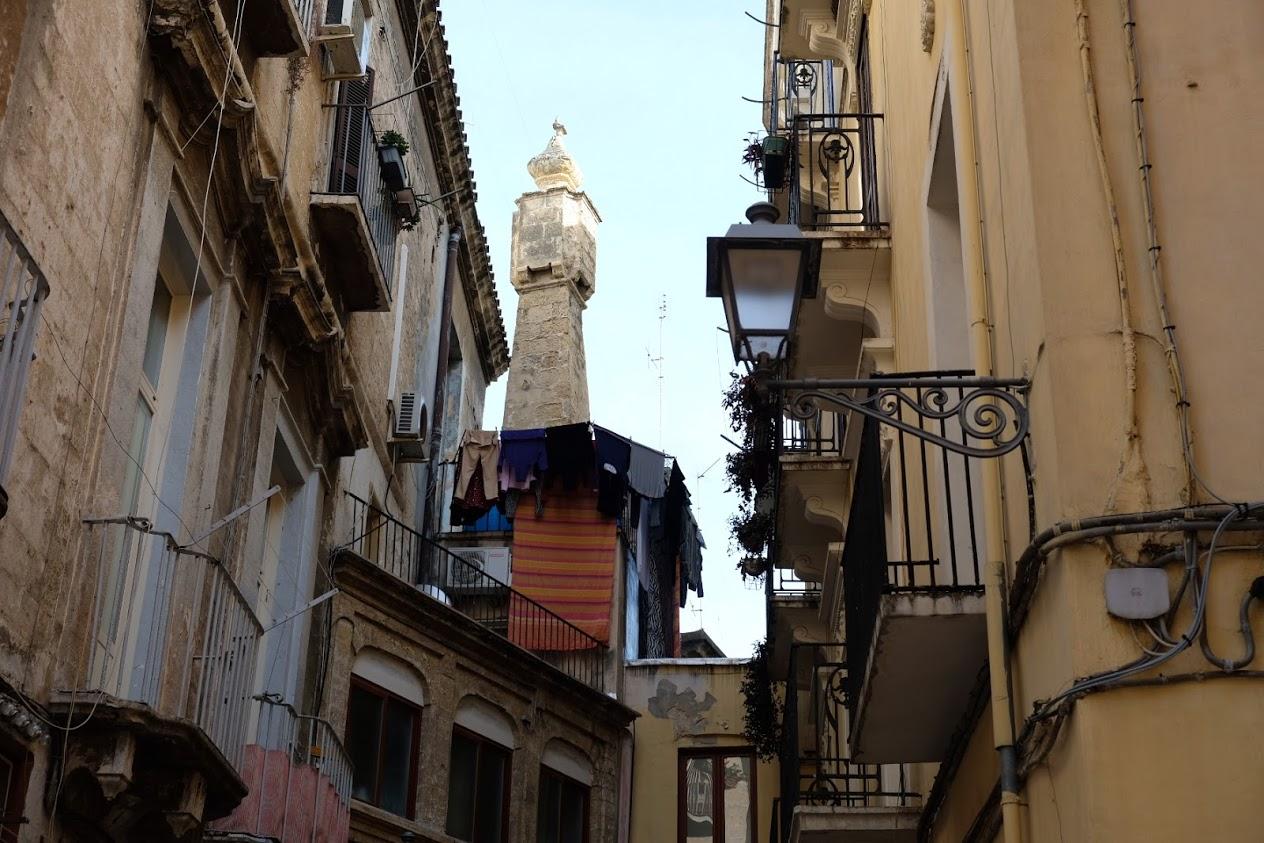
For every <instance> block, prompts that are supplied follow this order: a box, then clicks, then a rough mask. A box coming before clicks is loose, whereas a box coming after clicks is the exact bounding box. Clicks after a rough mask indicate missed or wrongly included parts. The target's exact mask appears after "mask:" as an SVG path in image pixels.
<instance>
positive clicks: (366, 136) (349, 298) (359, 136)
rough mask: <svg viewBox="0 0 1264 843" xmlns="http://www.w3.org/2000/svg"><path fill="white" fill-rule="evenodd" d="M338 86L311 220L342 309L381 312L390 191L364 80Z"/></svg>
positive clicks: (391, 217)
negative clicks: (325, 168)
mask: <svg viewBox="0 0 1264 843" xmlns="http://www.w3.org/2000/svg"><path fill="white" fill-rule="evenodd" d="M339 90H340V91H341V92H342V93H341V99H342V100H344V101H342V102H339V103H338V104H337V105H334V106H331V107H330V110H331V112H332V113H333V115H334V117H333V121H332V122H333V131H332V135H331V141H330V166H329V181H328V182H327V184H326V189H325V190H324V191H320V192H313V193H312V223H313V225H314V226H315V228H316V232H317V234H318V235H319V237H320V241H321V246H322V260H323V261H324V263H325V269H326V272H325V275H326V277H327V278H329V279H330V283H331V293H334V294H335V296H336V297H337V298H338V299H340V300H341V302H342V306H343V307H344V308H345V309H346V310H348V311H385V310H389V309H390V305H391V286H390V284H391V278H392V273H393V272H394V263H395V240H396V237H397V236H398V234H399V221H398V219H397V218H396V211H395V201H396V200H395V191H393V190H391V188H390V187H389V186H388V185H387V183H386V181H385V180H384V179H383V178H382V164H381V160H380V159H379V157H378V149H377V140H376V139H377V135H376V134H375V132H374V130H373V121H372V119H371V117H370V115H369V109H368V106H367V102H368V100H369V95H370V87H369V85H367V84H366V83H362V82H358V81H346V82H342V83H340V84H339Z"/></svg>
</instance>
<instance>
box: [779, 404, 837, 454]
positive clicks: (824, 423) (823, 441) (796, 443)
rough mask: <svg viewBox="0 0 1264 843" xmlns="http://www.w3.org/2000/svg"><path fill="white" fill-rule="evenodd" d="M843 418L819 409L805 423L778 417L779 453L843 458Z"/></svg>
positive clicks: (803, 420)
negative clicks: (779, 426) (779, 432)
mask: <svg viewBox="0 0 1264 843" xmlns="http://www.w3.org/2000/svg"><path fill="white" fill-rule="evenodd" d="M843 418H844V417H843V414H842V413H835V412H831V411H829V410H820V409H818V410H817V411H816V412H815V413H813V414H812V415H811V416H809V417H808V418H806V419H802V418H798V417H796V416H793V415H782V417H781V453H783V454H794V455H801V456H812V457H832V458H834V459H838V458H840V457H842V455H843V432H844V431H843Z"/></svg>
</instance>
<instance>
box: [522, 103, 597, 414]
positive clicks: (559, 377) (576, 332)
mask: <svg viewBox="0 0 1264 843" xmlns="http://www.w3.org/2000/svg"><path fill="white" fill-rule="evenodd" d="M554 129H555V134H554V136H553V139H552V140H551V141H549V145H548V147H547V148H546V149H545V151H544V152H543V153H541V154H540V155H538V156H536V157H535V158H533V159H532V160H531V163H530V164H529V165H528V169H529V170H530V171H531V174H532V177H533V178H534V179H535V180H536V185H537V187H538V188H539V190H538V191H534V192H530V193H525V194H523V195H522V196H521V197H520V198H519V199H518V210H517V211H516V212H515V213H514V218H513V235H512V240H511V243H510V263H511V266H510V271H511V273H512V275H511V280H512V281H513V285H514V289H516V290H517V291H518V316H517V322H516V323H515V326H516V327H515V329H514V349H513V359H514V362H513V363H512V364H511V365H510V370H509V383H508V387H507V392H506V396H505V420H504V426H505V428H506V429H509V430H513V429H519V428H532V427H549V426H551V425H560V424H568V423H572V422H581V421H588V420H589V410H588V374H587V368H586V364H585V359H584V326H583V316H584V308H585V306H586V303H587V301H588V299H589V298H591V297H592V295H593V293H594V292H595V291H596V274H597V224H598V223H599V222H600V221H601V217H600V216H598V214H597V210H596V208H594V207H593V204H592V202H590V201H589V199H588V196H587V194H585V193H583V192H580V187H581V186H582V180H581V177H580V175H579V168H578V167H577V166H576V165H575V164H574V161H573V160H572V159H571V158H570V156H569V154H567V153H566V151H565V148H564V147H562V145H561V136H562V134H564V133H565V129H564V128H563V127H562V126H561V124H558V123H555V124H554Z"/></svg>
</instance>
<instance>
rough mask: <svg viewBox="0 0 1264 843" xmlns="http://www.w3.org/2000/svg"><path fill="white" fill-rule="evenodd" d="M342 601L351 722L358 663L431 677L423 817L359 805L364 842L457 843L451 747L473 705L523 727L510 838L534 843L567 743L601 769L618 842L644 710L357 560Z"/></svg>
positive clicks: (604, 826) (338, 692) (349, 559)
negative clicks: (552, 753)
mask: <svg viewBox="0 0 1264 843" xmlns="http://www.w3.org/2000/svg"><path fill="white" fill-rule="evenodd" d="M335 577H336V579H337V582H338V585H339V586H340V588H342V589H343V591H342V593H341V594H339V595H338V596H337V597H336V598H334V612H335V615H336V616H337V617H338V621H339V622H338V624H337V627H336V633H335V635H334V639H333V642H332V650H331V656H330V664H329V674H330V676H331V677H341V678H340V679H339V680H338V681H337V682H336V683H335V684H334V685H332V686H331V688H330V695H329V715H328V716H329V717H330V718H331V719H332V720H333V721H334V722H342V721H343V720H345V719H346V705H347V693H348V685H347V683H346V677H349V676H350V675H351V674H352V669H353V665H354V663H355V661H356V656H357V655H360V654H363V653H364V652H366V651H376V652H379V653H388V654H390V656H391V657H392V658H393V659H396V660H398V661H399V662H400V663H402V664H403V665H407V667H408V668H410V669H411V670H412V671H414V672H415V674H416V676H418V677H420V680H421V682H422V686H423V688H424V693H425V704H424V708H423V709H422V715H421V735H420V740H419V756H418V759H417V776H416V789H415V791H414V793H413V798H415V800H416V820H415V821H408V820H406V819H404V818H402V817H398V816H394V815H391V814H388V813H387V812H385V811H381V810H379V809H376V808H374V807H373V806H371V805H367V804H365V803H362V802H356V803H355V807H354V809H353V814H352V839H354V840H363V841H382V842H383V843H387V841H390V843H395V841H398V840H399V839H400V834H401V833H403V832H406V831H411V832H413V833H414V834H416V835H418V836H419V839H421V840H427V841H436V842H437V841H451V840H454V838H452V837H450V836H448V835H447V834H446V833H445V831H444V827H445V817H446V815H447V807H448V793H449V774H450V770H449V749H450V746H451V741H452V729H453V722H454V719H455V718H456V715H457V711H458V708H459V707H460V706H461V705H462V704H463V703H468V701H469V700H470V699H477V700H478V701H480V702H481V703H483V704H485V705H487V706H490V707H492V708H493V709H495V710H496V711H499V712H501V713H502V714H503V715H505V716H506V717H507V719H508V720H509V721H512V723H513V724H514V726H513V730H512V731H513V742H514V749H513V760H512V768H511V775H510V782H511V784H510V787H511V792H510V795H509V799H508V804H509V816H508V825H509V829H510V831H509V837H508V839H509V840H510V841H513V843H533V841H535V840H536V839H537V838H536V809H537V805H538V781H539V773H540V764H541V759H542V757H543V755H544V751H545V746H546V745H548V744H550V742H556V741H561V742H563V743H565V744H566V745H567V746H569V747H571V748H573V749H574V750H575V751H576V752H578V753H579V754H580V755H581V756H582V757H583V758H585V759H587V760H588V761H589V762H590V763H591V765H592V771H593V781H592V787H591V790H590V793H589V825H588V829H589V834H588V839H590V840H593V841H598V840H601V841H613V840H615V839H616V838H617V828H618V823H619V798H620V797H619V779H620V775H621V773H620V771H621V765H622V764H623V763H624V759H623V756H624V753H625V751H626V750H625V748H624V739H625V736H626V734H627V727H628V724H629V723H630V722H631V721H632V720H633V719H634V718H635V717H636V714H635V713H634V712H633V711H631V710H629V709H627V708H625V707H624V706H623V705H621V704H620V703H618V702H616V701H615V700H614V699H612V698H611V697H609V696H607V695H605V694H603V693H600V692H599V691H596V690H593V689H592V688H589V687H587V686H585V685H583V684H582V683H579V682H577V681H575V680H573V679H571V678H570V677H568V676H566V675H564V674H563V673H561V672H560V671H558V670H556V669H554V668H552V667H550V666H549V665H547V664H545V663H544V662H542V661H540V660H539V659H538V658H537V657H535V656H532V655H528V654H526V653H524V652H523V651H521V650H519V649H518V648H517V647H515V646H514V645H513V644H511V643H509V642H508V641H506V640H505V639H504V638H502V637H500V636H499V635H496V634H495V633H493V632H490V631H488V630H487V629H485V628H484V627H482V626H481V625H479V624H478V623H476V622H474V621H473V620H471V619H470V618H469V617H467V616H466V615H464V614H462V613H461V612H458V611H456V610H454V609H451V608H448V607H447V606H444V605H442V604H441V603H439V602H438V601H432V600H426V601H419V600H417V599H415V598H411V599H410V598H409V597H408V596H407V594H406V593H402V592H401V591H400V589H399V587H398V580H396V579H394V578H393V577H391V576H390V575H389V574H386V573H384V572H383V571H381V570H380V569H379V568H377V567H376V566H374V565H372V564H369V563H368V562H367V561H366V560H364V559H362V558H360V557H358V556H357V555H355V554H354V553H346V554H343V555H341V556H340V557H339V558H338V559H337V560H336V561H335Z"/></svg>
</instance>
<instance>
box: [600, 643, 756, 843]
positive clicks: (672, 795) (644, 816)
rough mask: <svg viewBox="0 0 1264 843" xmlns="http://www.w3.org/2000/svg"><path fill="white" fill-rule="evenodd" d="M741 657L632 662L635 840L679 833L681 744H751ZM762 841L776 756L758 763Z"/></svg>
mask: <svg viewBox="0 0 1264 843" xmlns="http://www.w3.org/2000/svg"><path fill="white" fill-rule="evenodd" d="M745 672H746V662H745V660H742V659H643V660H639V661H632V662H628V664H627V667H626V669H625V672H624V688H625V695H624V702H625V703H626V704H627V705H628V706H629V707H631V708H632V709H633V710H635V711H636V712H637V713H639V714H640V715H641V716H640V718H639V719H637V720H636V722H634V723H633V724H632V732H633V768H632V829H631V838H630V839H631V841H632V843H662V842H663V841H669V840H675V839H676V821H677V816H676V813H677V776H678V771H677V760H678V758H679V757H680V751H681V750H687V749H713V748H723V747H734V748H745V747H748V746H749V743H748V742H747V740H746V738H745V737H744V736H743V734H742V728H743V722H744V717H745V714H744V712H745V703H744V701H743V698H742V693H741V685H742V677H743V675H744V674H745ZM755 767H756V772H755V779H756V788H757V793H758V802H759V804H758V807H757V809H756V816H755V832H756V836H757V839H760V840H762V839H763V835H764V834H765V833H766V831H765V830H766V829H767V828H768V823H769V817H770V816H771V811H772V799H773V797H774V796H776V795H777V790H778V785H777V782H778V778H777V776H778V770H779V767H778V764H777V763H776V761H771V762H762V761H761V762H757V763H756V765H755Z"/></svg>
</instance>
